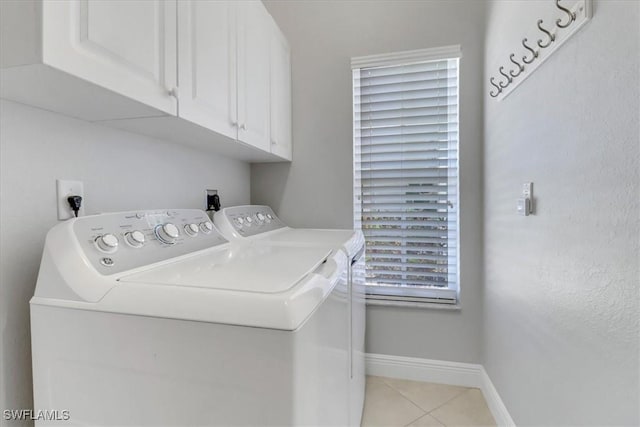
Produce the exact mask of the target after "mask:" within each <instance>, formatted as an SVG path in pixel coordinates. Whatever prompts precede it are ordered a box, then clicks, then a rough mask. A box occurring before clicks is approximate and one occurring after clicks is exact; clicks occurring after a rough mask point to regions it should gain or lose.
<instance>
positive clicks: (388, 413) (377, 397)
mask: <svg viewBox="0 0 640 427" xmlns="http://www.w3.org/2000/svg"><path fill="white" fill-rule="evenodd" d="M365 396H366V397H365V402H364V412H363V415H362V425H363V426H405V425H407V424H408V423H410V422H412V421H414V420H417V419H418V418H420V417H421V416H423V415H424V414H425V412H424V411H423V410H422V409H420V408H419V407H417V406H416V405H414V404H413V403H411V402H410V401H409V400H407V399H406V398H404V397H403V396H402V395H401V394H400V393H398V392H397V391H396V390H394V389H393V388H392V387H390V386H389V385H387V384H386V383H385V381H384V380H382V378H380V377H367V388H366V395H365Z"/></svg>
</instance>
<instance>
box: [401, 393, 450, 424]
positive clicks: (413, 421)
mask: <svg viewBox="0 0 640 427" xmlns="http://www.w3.org/2000/svg"><path fill="white" fill-rule="evenodd" d="M407 400H409V399H407ZM411 403H413V402H411ZM420 409H422V408H420ZM422 410H423V411H424V409H422ZM425 415H429V414H428V413H426V412H425V413H424V414H422V415H420V416H419V417H418V418H416V419H415V420H411V421H410V422H409V423H407V424H405V425H404V427H409V426H410V425H411V424H413V423H415V422H416V421H418V420H419V419H420V418H422V417H424V416H425ZM441 424H442V423H441Z"/></svg>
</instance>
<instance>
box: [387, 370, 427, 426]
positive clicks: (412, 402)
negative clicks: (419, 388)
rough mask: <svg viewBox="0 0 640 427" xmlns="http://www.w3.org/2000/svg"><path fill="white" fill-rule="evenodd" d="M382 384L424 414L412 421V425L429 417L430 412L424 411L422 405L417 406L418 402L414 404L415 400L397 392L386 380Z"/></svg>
mask: <svg viewBox="0 0 640 427" xmlns="http://www.w3.org/2000/svg"><path fill="white" fill-rule="evenodd" d="M380 378H384V377H380ZM382 383H383V384H384V385H386V386H387V387H389V388H390V389H391V390H393V391H394V392H396V393H398V395H399V396H400V397H401V398H403V399H404V400H406V401H407V402H409V403H411V404H412V405H413V406H415V407H416V408H418V409H419V410H420V411H421V412H422V414H421V415H420V416H419V417H418V418H416V419H415V420H413V421H411V423H412V422H414V421H416V420H419V419H420V418H422V417H424V416H425V415H427V414H428V412H427V411H425V410H424V409H422V407H421V406H420V405H418V404H417V403H416V402H414V401H413V400H411V399H409V398H407V397H406V396H405V395H404V394H402V393H400V391H399V390H397V389H396V388H395V387H393V386H391V385H390V384H387V382H386V381H384V380H382ZM411 423H409V424H411ZM409 424H407V425H409Z"/></svg>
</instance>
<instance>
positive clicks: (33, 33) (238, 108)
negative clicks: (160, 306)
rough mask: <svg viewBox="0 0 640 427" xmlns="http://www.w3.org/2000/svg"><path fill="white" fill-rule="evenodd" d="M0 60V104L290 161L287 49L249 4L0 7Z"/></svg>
mask: <svg viewBox="0 0 640 427" xmlns="http://www.w3.org/2000/svg"><path fill="white" fill-rule="evenodd" d="M0 52H1V55H0V68H1V70H0V96H1V97H2V98H4V99H8V100H12V101H17V102H21V103H24V104H29V105H35V106H37V107H40V108H45V109H48V110H52V111H57V112H59V113H62V114H67V115H70V116H74V117H77V118H80V119H84V120H89V121H100V122H101V123H103V124H106V125H110V126H113V127H117V128H121V129H126V130H130V131H132V132H136V133H142V134H146V135H151V136H154V137H156V138H162V139H166V140H171V141H176V142H180V143H185V144H191V145H195V146H198V147H201V148H205V149H211V150H213V151H217V152H219V153H220V154H223V155H228V156H230V157H235V158H238V159H242V160H246V161H260V162H262V161H282V160H287V159H290V158H291V69H290V57H289V47H288V44H287V41H286V39H285V38H284V37H283V36H282V34H281V33H280V31H279V29H278V28H277V25H276V24H275V22H274V21H273V20H272V18H271V16H270V15H269V13H268V12H267V10H266V8H265V7H264V5H263V4H262V2H260V1H256V0H252V1H222V0H0Z"/></svg>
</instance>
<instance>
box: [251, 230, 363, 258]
mask: <svg viewBox="0 0 640 427" xmlns="http://www.w3.org/2000/svg"><path fill="white" fill-rule="evenodd" d="M254 241H256V242H257V241H260V243H264V244H274V245H276V244H277V245H287V244H289V245H295V246H315V247H321V246H324V247H330V248H336V249H338V248H341V249H343V250H344V251H345V252H346V254H347V256H349V257H351V256H354V255H356V254H357V253H358V252H359V251H360V250H361V248H362V246H363V245H364V236H363V235H362V232H361V231H359V230H336V229H320V228H288V227H287V228H282V229H279V230H276V231H273V232H268V233H264V234H262V235H259V236H256V238H255V239H254Z"/></svg>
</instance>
